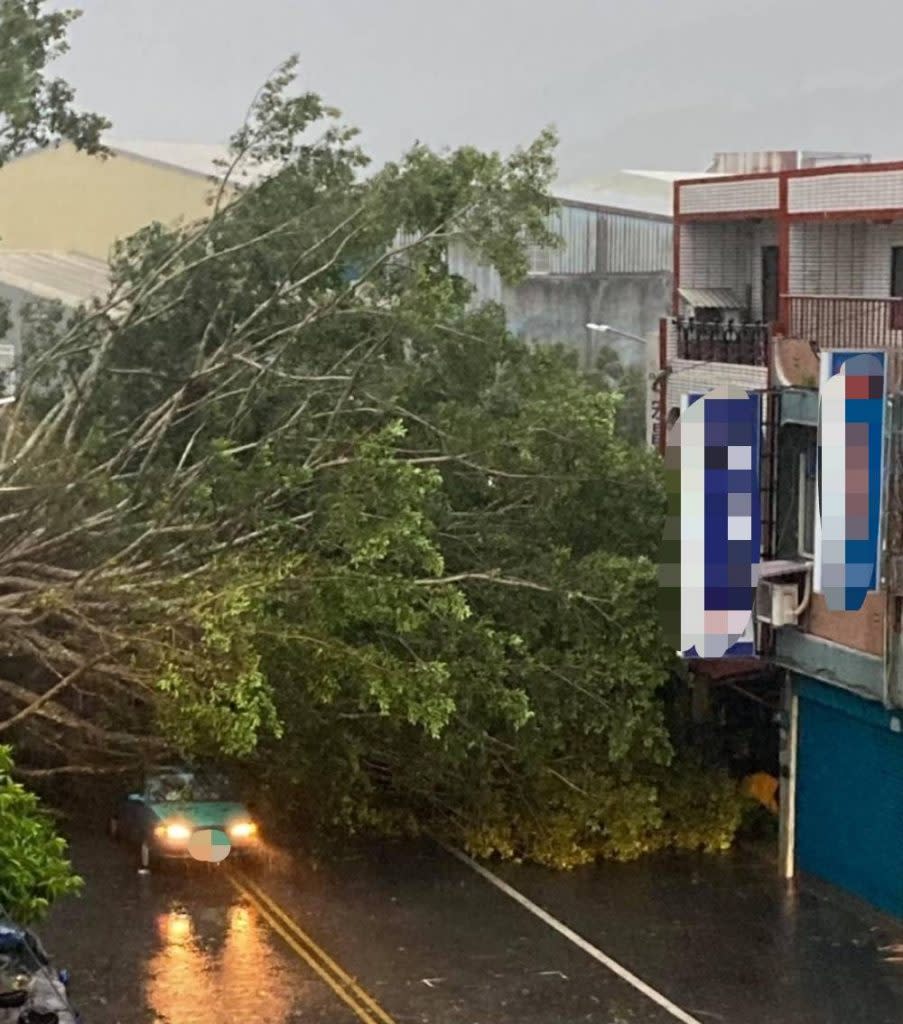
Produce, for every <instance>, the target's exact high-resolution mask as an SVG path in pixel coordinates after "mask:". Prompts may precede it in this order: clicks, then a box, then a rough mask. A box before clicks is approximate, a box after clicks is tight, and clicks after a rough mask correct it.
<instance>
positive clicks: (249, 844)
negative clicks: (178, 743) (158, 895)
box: [109, 765, 260, 869]
mask: <svg viewBox="0 0 903 1024" xmlns="http://www.w3.org/2000/svg"><path fill="white" fill-rule="evenodd" d="M231 790H232V787H231V786H230V784H229V783H228V781H227V780H226V779H224V778H223V777H221V776H218V775H215V774H211V773H209V772H202V771H197V770H194V769H192V768H190V767H186V766H183V765H175V766H167V767H162V768H156V769H154V770H153V771H151V772H149V773H148V774H147V775H146V777H145V779H144V782H143V784H142V786H141V790H140V791H139V792H135V793H130V794H129V795H128V796H126V797H125V798H124V799H123V800H121V801H120V803H119V805H118V806H117V808H116V809H115V810H114V812H113V814H112V815H111V817H110V826H109V829H110V835H111V836H112V837H113V838H114V839H122V840H123V841H125V842H127V843H129V844H131V845H133V846H135V847H136V848H137V850H138V862H139V866H140V867H141V868H143V869H148V868H150V866H151V864H152V862H153V861H154V859H155V858H166V859H170V858H178V859H184V858H187V857H190V856H191V855H192V854H191V851H190V849H189V847H190V845H191V843H192V838H193V837H194V836H195V834H196V833H198V832H201V831H203V832H205V833H207V835H208V836H210V837H212V841H213V842H217V841H219V842H222V843H224V844H226V845H227V847H228V849H229V854H230V855H238V856H244V857H247V856H251V855H253V854H255V853H257V852H258V851H259V849H260V842H259V834H258V829H257V822H256V821H254V819H253V818H252V816H251V814H250V812H249V811H248V808H247V807H246V806H245V804H244V803H243V802H242V801H240V800H237V799H235V796H234V794H233V793H232V792H231Z"/></svg>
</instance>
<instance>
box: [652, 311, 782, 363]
mask: <svg viewBox="0 0 903 1024" xmlns="http://www.w3.org/2000/svg"><path fill="white" fill-rule="evenodd" d="M672 330H673V331H674V334H675V336H676V337H675V340H676V346H675V352H674V355H676V357H677V358H678V359H689V360H692V361H693V362H705V363H735V364H739V365H742V366H767V365H768V346H769V341H770V338H771V328H770V327H769V325H768V324H765V323H761V322H757V323H736V322H734V321H733V320H729V321H727V322H726V323H709V322H707V321H702V320H694V319H692V318H691V319H681V318H680V317H678V318H677V319H676V320H673V321H672Z"/></svg>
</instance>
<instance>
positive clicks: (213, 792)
mask: <svg viewBox="0 0 903 1024" xmlns="http://www.w3.org/2000/svg"><path fill="white" fill-rule="evenodd" d="M225 793H226V785H225V781H224V780H223V779H222V778H221V777H220V776H218V775H210V774H203V775H200V774H198V773H196V772H190V771H167V772H159V773H157V774H156V775H152V776H151V777H150V778H149V779H148V780H147V795H148V797H149V798H150V799H151V801H152V802H154V803H176V802H179V801H195V800H222V799H223V798H224V796H225Z"/></svg>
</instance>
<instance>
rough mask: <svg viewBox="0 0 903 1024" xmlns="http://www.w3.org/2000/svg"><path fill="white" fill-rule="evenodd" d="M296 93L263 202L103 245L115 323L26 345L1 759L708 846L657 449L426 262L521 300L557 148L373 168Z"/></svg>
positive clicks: (400, 823)
mask: <svg viewBox="0 0 903 1024" xmlns="http://www.w3.org/2000/svg"><path fill="white" fill-rule="evenodd" d="M293 71H294V63H293V62H289V63H288V64H286V66H285V68H284V69H283V70H282V71H280V73H279V74H278V75H277V77H276V79H274V81H273V82H272V83H270V84H269V85H268V86H267V87H266V88H264V90H262V92H261V94H260V96H259V97H258V101H257V103H256V104H255V106H254V108H253V110H252V113H251V116H250V117H249V119H248V123H247V124H246V125H245V126H244V128H243V129H241V130H240V131H239V132H238V133H237V134H236V136H235V138H234V139H233V158H232V162H231V163H230V166H229V169H228V170H229V173H230V175H231V174H232V173H233V172H234V174H235V175H236V180H239V179H240V178H241V173H242V167H243V166H253V167H255V168H256V170H257V171H258V172H262V174H263V178H262V180H261V181H260V182H259V183H258V184H255V185H254V186H253V187H250V186H249V187H245V188H243V189H242V190H241V191H240V192H239V194H238V196H237V198H233V199H231V200H230V201H224V195H223V192H222V190H219V189H218V190H215V193H214V195H213V196H212V205H211V217H210V219H209V220H208V221H206V222H205V223H203V224H199V225H189V226H182V227H177V228H171V229H167V228H163V227H161V226H159V225H151V226H149V227H148V228H147V229H146V230H144V231H143V232H140V233H139V234H138V235H137V236H135V237H133V238H131V239H128V240H125V241H124V242H123V243H122V244H121V245H120V246H119V247H118V250H117V252H116V255H115V258H114V265H113V277H114V291H113V294H112V295H111V297H110V301H109V303H107V304H101V305H100V306H98V307H96V308H94V309H92V310H84V311H81V312H80V313H79V314H78V315H77V316H76V317H74V318H57V319H54V318H53V317H44V318H42V319H39V320H38V321H36V322H35V324H34V327H35V333H34V336H33V339H32V342H33V343H32V347H31V349H30V355H29V360H30V361H29V360H27V361H26V363H27V367H26V370H27V372H26V374H25V380H24V383H23V387H22V391H21V394H20V400H19V402H18V403H17V405H16V408H15V410H14V414H13V415H12V416H11V417H10V418H9V420H8V421H6V422H5V423H4V424H3V435H4V436H3V438H2V442H3V450H4V452H5V453H6V455H5V458H6V462H4V463H2V466H3V467H4V469H3V472H4V473H5V476H4V478H3V481H2V482H3V483H4V484H8V485H10V488H11V490H10V492H9V493H10V494H11V495H12V496H13V497H12V498H11V503H10V515H9V516H7V517H5V518H4V522H3V523H0V534H2V531H3V530H7V531H10V532H12V531H15V533H16V544H15V545H13V544H11V543H10V544H7V545H5V546H2V547H0V550H15V559H16V562H15V565H14V566H12V565H4V566H3V568H4V569H5V570H6V572H5V575H6V578H8V579H9V578H14V570H15V573H18V574H20V575H21V574H23V573H24V574H25V575H26V577H27V582H28V586H27V587H26V586H23V587H22V588H21V593H20V592H19V591H15V592H14V594H13V595H12V596H10V595H6V596H5V600H6V601H7V602H8V606H9V607H11V608H13V609H15V612H16V614H17V615H18V616H19V620H20V621H22V622H27V623H29V624H31V623H33V625H29V626H28V632H26V633H20V634H19V635H17V636H15V637H14V636H12V635H11V634H10V636H9V637H8V638H7V637H6V636H5V635H4V637H3V639H7V641H8V643H9V646H10V649H11V650H15V651H16V652H17V654H18V656H19V657H20V658H24V659H26V663H27V664H28V665H29V666H31V667H32V668H33V669H34V673H33V675H34V678H36V679H38V680H39V682H38V683H30V686H31V687H32V690H29V689H28V687H23V689H24V690H25V694H24V696H23V694H22V693H21V692H20V691H18V690H16V689H15V688H14V689H13V690H12V691H9V690H6V691H4V690H3V683H2V679H0V696H2V697H3V699H5V700H7V699H8V700H9V701H12V702H14V707H21V705H22V704H23V703H24V704H27V703H28V701H29V700H31V701H34V700H35V697H36V695H38V694H45V695H46V691H47V688H48V687H49V686H50V685H53V686H54V687H55V688H56V689H55V691H54V700H53V701H50V700H47V701H45V702H43V703H42V702H40V701H39V702H38V705H39V707H38V710H37V711H31V712H29V713H28V714H27V715H26V718H25V719H24V720H23V722H22V724H21V725H17V728H19V731H20V734H21V735H22V738H23V739H24V740H25V741H26V742H27V743H28V744H29V745H31V746H40V744H41V743H42V741H43V742H44V746H43V748H42V749H43V752H44V754H45V755H46V756H52V757H59V749H58V747H59V745H58V744H57V747H53V745H52V734H51V735H48V733H49V732H50V730H51V728H64V729H66V730H67V738H68V740H69V744H68V746H67V756H69V757H78V758H79V759H82V760H86V761H89V762H91V763H92V764H94V763H96V762H97V761H98V760H100V759H101V758H102V759H104V760H105V761H107V762H109V763H112V764H114V765H116V766H121V765H122V764H123V763H128V762H131V761H132V760H137V759H138V758H140V757H145V756H149V755H151V754H154V753H159V752H161V751H162V750H163V748H165V747H167V746H168V747H170V748H176V749H178V750H180V751H181V752H183V753H189V754H196V755H200V756H217V757H222V756H226V757H231V758H233V759H237V760H241V761H242V762H243V763H244V765H245V766H246V768H247V769H248V770H249V771H250V772H251V774H252V775H253V776H254V778H255V779H256V781H257V784H258V785H259V786H260V787H261V788H262V789H266V790H269V792H270V793H271V794H274V795H275V796H276V797H277V799H278V802H279V805H280V808H281V811H282V813H284V814H286V813H290V812H291V813H298V814H300V815H304V816H306V817H307V819H308V820H310V821H311V822H312V823H314V824H315V825H316V826H317V827H318V828H319V829H320V830H321V831H324V832H329V831H337V832H339V833H340V834H347V833H348V832H355V831H365V830H372V829H376V830H379V831H382V832H400V831H405V832H410V831H417V830H420V829H424V828H429V829H432V830H436V831H439V832H441V833H443V834H445V835H447V836H449V837H451V838H454V839H455V840H456V841H459V842H463V843H465V844H466V845H467V846H468V847H469V848H470V849H472V850H474V851H477V852H480V853H484V854H489V853H499V854H502V855H505V856H514V857H527V858H531V859H533V860H537V861H541V862H543V863H548V864H554V865H557V866H561V867H566V866H570V865H573V864H576V863H582V862H585V861H587V860H591V859H592V858H594V857H596V856H600V855H601V856H616V857H633V856H637V855H639V854H641V853H643V852H645V851H648V850H650V849H656V848H659V847H660V846H661V845H674V846H680V847H693V848H695V847H703V848H720V847H721V846H722V845H723V844H724V842H725V841H726V839H725V837H726V836H727V835H728V834H729V833H730V829H731V822H732V820H733V819H732V817H731V812H730V800H729V794H728V792H727V790H726V789H725V788H724V787H722V788H719V786H718V785H716V784H714V783H713V782H712V780H711V779H709V778H708V777H703V776H702V775H700V774H699V773H696V774H693V773H692V772H691V771H690V770H689V769H687V770H684V769H682V768H676V767H670V768H669V765H671V761H672V758H673V752H672V748H671V743H670V741H669V736H668V730H667V727H666V722H665V715H664V702H663V697H662V686H663V683H664V682H665V680H666V678H667V677H668V673H669V670H670V668H671V667H672V658H671V654H670V653H669V650H668V647H667V645H666V644H665V643H664V641H663V638H662V637H661V635H660V631H659V628H658V624H657V622H658V617H657V609H656V596H657V589H658V588H657V584H656V574H655V565H654V560H655V557H656V552H657V546H658V540H659V537H660V535H661V529H662V520H663V514H664V510H665V498H664V492H663V488H662V480H661V467H660V465H659V461H658V458H657V456H655V455H654V454H653V453H651V452H649V451H647V450H646V448H645V446H643V445H640V444H637V443H636V441H635V439H634V438H633V437H632V435H631V432H630V431H629V430H627V429H625V426H624V423H623V421H622V419H620V417H621V409H622V408H623V400H622V398H621V395H620V393H619V390H618V388H617V387H614V386H612V381H608V383H605V382H602V383H601V384H600V382H599V381H598V380H592V379H586V378H584V377H581V376H580V375H579V374H578V373H577V372H576V370H575V368H574V367H573V365H572V364H571V362H569V361H568V359H567V358H565V357H564V356H563V355H562V354H561V353H560V352H557V351H551V350H545V349H537V350H532V349H531V348H530V347H528V346H527V345H525V344H524V343H522V342H521V341H519V340H518V339H516V338H514V337H512V336H511V335H510V334H509V333H508V331H507V330H506V327H505V322H504V316H503V312H502V311H501V310H500V309H499V308H498V307H493V306H487V307H484V308H475V307H474V305H473V303H472V289H471V288H470V286H469V285H468V284H467V282H465V281H462V280H461V279H459V278H456V277H455V276H454V275H452V274H450V273H449V270H448V265H447V261H446V252H447V248H448V245H449V244H451V243H452V242H463V243H465V244H467V245H468V246H469V247H471V248H472V249H474V250H475V251H477V252H478V253H482V254H483V255H484V256H485V257H486V258H487V259H489V260H491V261H492V262H494V263H495V264H496V265H497V266H498V267H499V269H500V270H501V271H502V273H503V274H504V275H505V276H506V277H507V278H509V279H516V277H517V275H518V274H520V273H523V271H524V269H525V266H526V263H525V246H527V245H529V244H547V243H548V241H549V236H548V231H547V229H546V215H547V214H548V211H549V210H550V200H549V198H548V195H547V187H548V183H549V181H550V180H551V176H552V170H553V163H552V153H553V147H554V137H553V135H552V134H551V133H543V135H541V136H540V138H539V139H538V140H537V141H536V142H535V143H534V144H533V145H531V146H528V147H526V148H525V149H523V150H520V151H518V152H516V153H514V154H513V155H511V156H509V157H507V158H504V157H502V156H500V155H498V154H484V153H480V152H478V151H476V150H474V149H472V148H469V147H465V148H464V149H461V150H457V151H454V152H451V153H444V154H436V153H433V152H431V151H429V150H428V149H426V148H425V147H422V146H417V147H415V148H414V149H413V150H412V151H411V152H410V153H408V154H407V155H406V156H405V157H404V158H403V159H402V160H400V161H399V162H398V163H396V164H390V165H388V166H386V167H384V168H381V169H379V170H377V171H376V172H374V173H372V174H369V175H368V176H364V175H362V174H361V173H360V172H361V170H362V168H363V167H364V166H365V163H366V158H365V157H364V156H363V154H361V153H360V152H359V150H358V149H357V148H355V146H354V144H353V139H354V132H353V131H351V130H350V129H347V128H345V127H343V126H342V125H341V124H340V123H339V122H338V120H337V117H336V114H335V112H334V111H332V110H331V109H330V108H328V107H326V106H325V105H324V104H323V103H322V101H320V99H319V98H318V97H316V96H313V95H311V94H304V95H302V96H300V97H297V98H293V97H291V96H289V95H288V92H287V90H288V84H289V82H290V81H291V76H292V73H293ZM315 126H316V127H317V128H318V129H322V130H319V131H318V132H313V131H311V129H312V128H313V127H315ZM311 140H315V141H311ZM0 475H3V474H0ZM38 481H39V482H40V486H39V487H38V486H35V485H36V482H38ZM10 517H11V518H10ZM0 539H2V538H0ZM10 557H12V556H10ZM0 561H2V559H0ZM35 567H37V568H35ZM29 574H30V575H29ZM13 598H14V599H13ZM45 612H46V613H47V614H46V615H44V614H43V613H45ZM2 628H3V627H2V624H0V630H2ZM26 644H27V646H26ZM35 652H38V653H37V656H36V655H35ZM38 657H39V658H40V659H41V660H40V662H39V664H38V665H37V666H36V665H35V661H36V660H37V658H38ZM28 659H31V661H28ZM47 665H50V666H52V667H53V668H54V670H55V674H54V676H53V679H54V680H57V681H54V682H53V683H52V684H51V681H50V680H48V679H47V678H46V666H47ZM73 666H75V667H73ZM39 669H40V671H39ZM41 671H43V672H44V676H42V675H41ZM73 672H74V673H75V675H76V676H77V678H76V679H74V680H72V679H71V674H72V673H73ZM23 675H24V674H23ZM28 678H29V679H31V678H32V677H28ZM42 680H43V685H42V682H41V681H42ZM59 680H62V681H59ZM66 686H69V687H70V689H69V691H67V690H66ZM74 689H77V691H78V695H79V699H78V701H69V702H68V703H67V698H68V697H69V696H71V691H72V690H74ZM57 690H59V694H57V692H56V691H57ZM31 706H33V705H31ZM85 707H87V708H88V712H87V713H85V712H84V711H83V710H82V709H84V708H85ZM9 710H10V711H12V710H13V708H10V709H9ZM0 724H2V723H0ZM101 747H102V750H103V754H102V755H101V754H100V753H99V752H98V750H99V748H101ZM694 794H695V795H694Z"/></svg>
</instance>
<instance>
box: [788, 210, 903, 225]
mask: <svg viewBox="0 0 903 1024" xmlns="http://www.w3.org/2000/svg"><path fill="white" fill-rule="evenodd" d="M787 218H788V220H790V221H795V222H801V221H809V222H811V221H832V220H833V221H857V220H867V221H886V220H903V207H900V206H889V207H885V208H884V209H879V210H820V211H814V212H807V213H788V214H787Z"/></svg>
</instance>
